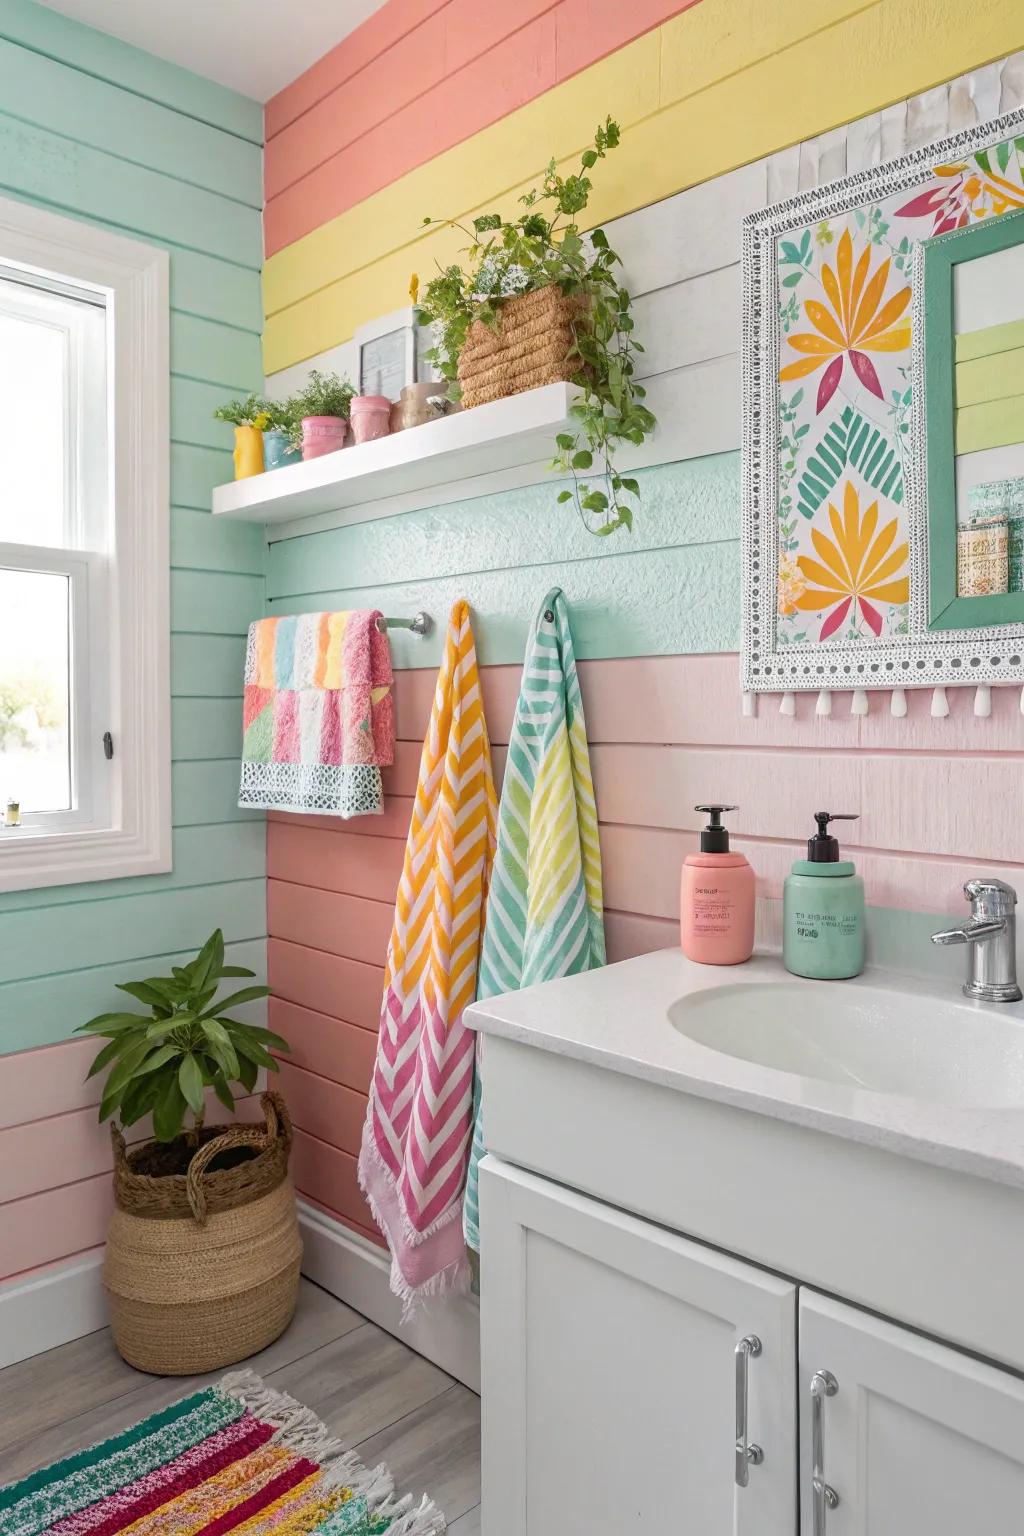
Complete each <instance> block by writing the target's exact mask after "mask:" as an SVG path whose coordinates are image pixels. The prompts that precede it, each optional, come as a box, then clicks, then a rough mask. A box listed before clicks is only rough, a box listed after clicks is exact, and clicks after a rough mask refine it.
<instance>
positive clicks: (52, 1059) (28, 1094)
mask: <svg viewBox="0 0 1024 1536" xmlns="http://www.w3.org/2000/svg"><path fill="white" fill-rule="evenodd" d="M95 1054H96V1043H95V1041H93V1040H62V1041H61V1042H60V1044H59V1045H45V1046H40V1047H39V1049H38V1050H35V1051H15V1052H14V1053H13V1054H12V1055H10V1056H5V1057H4V1059H3V1067H2V1068H0V1084H2V1086H0V1130H4V1129H6V1127H8V1126H11V1125H24V1124H25V1123H26V1122H27V1121H30V1120H43V1119H45V1118H46V1116H47V1115H61V1114H64V1113H66V1112H67V1111H68V1110H74V1109H86V1108H87V1107H88V1106H89V1105H91V1104H93V1105H95V1104H98V1103H99V1101H100V1096H101V1095H100V1084H99V1082H98V1081H97V1080H96V1079H95V1078H93V1079H91V1080H90V1081H89V1082H86V1081H85V1074H86V1073H87V1072H88V1070H89V1066H90V1063H91V1062H92V1059H93V1057H94V1056H95Z"/></svg>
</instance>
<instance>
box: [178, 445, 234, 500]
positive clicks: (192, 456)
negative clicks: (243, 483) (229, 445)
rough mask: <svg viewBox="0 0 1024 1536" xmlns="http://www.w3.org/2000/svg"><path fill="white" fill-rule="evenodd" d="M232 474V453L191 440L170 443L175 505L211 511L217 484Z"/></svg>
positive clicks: (228, 478)
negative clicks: (195, 444) (188, 441)
mask: <svg viewBox="0 0 1024 1536" xmlns="http://www.w3.org/2000/svg"><path fill="white" fill-rule="evenodd" d="M233 476H234V467H233V465H232V463H231V455H230V453H223V452H221V450H220V449H218V448H196V447H194V446H192V444H190V443H172V444H171V501H172V502H173V503H174V505H175V506H176V507H196V508H198V510H199V511H200V512H209V510H210V504H211V501H212V498H213V488H214V486H215V485H223V484H224V482H225V481H226V480H230V479H232V478H233Z"/></svg>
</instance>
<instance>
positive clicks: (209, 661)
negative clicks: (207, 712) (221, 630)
mask: <svg viewBox="0 0 1024 1536" xmlns="http://www.w3.org/2000/svg"><path fill="white" fill-rule="evenodd" d="M244 669H245V640H244V639H241V638H238V637H236V636H234V635H172V636H171V694H172V695H173V696H174V697H175V698H205V699H231V698H236V697H238V696H239V695H240V694H241V692H242V673H243V671H244Z"/></svg>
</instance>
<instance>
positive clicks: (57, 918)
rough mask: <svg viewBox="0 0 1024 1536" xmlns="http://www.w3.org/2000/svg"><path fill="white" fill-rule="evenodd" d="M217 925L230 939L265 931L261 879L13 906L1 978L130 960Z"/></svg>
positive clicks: (177, 945)
mask: <svg viewBox="0 0 1024 1536" xmlns="http://www.w3.org/2000/svg"><path fill="white" fill-rule="evenodd" d="M217 927H221V928H223V929H224V937H225V939H228V940H231V941H237V940H240V939H256V938H259V937H260V935H261V934H262V933H264V932H265V931H266V912H265V893H264V886H263V881H262V880H239V881H232V882H230V883H228V884H225V885H204V886H200V887H198V888H196V889H195V890H182V891H162V892H159V893H156V894H154V895H152V896H126V897H122V898H116V899H115V900H113V901H104V902H99V903H97V904H96V905H95V906H93V905H92V904H91V903H90V902H83V903H80V904H79V905H77V906H73V907H70V906H69V907H48V908H43V909H41V910H39V911H36V912H8V913H6V914H5V915H4V917H3V918H2V919H0V932H2V933H3V944H2V945H0V985H2V984H3V983H5V982H10V981H24V980H28V979H30V978H31V977H33V976H46V975H47V974H49V973H50V972H53V971H76V970H79V969H81V968H82V967H83V966H93V965H108V964H111V963H113V962H115V961H124V960H132V959H134V958H135V957H136V956H137V955H145V954H148V953H150V952H151V950H152V947H153V945H154V943H156V948H157V949H159V950H171V949H190V948H197V947H198V946H199V945H200V944H202V943H203V941H204V940H205V939H206V938H208V937H209V935H210V933H211V932H212V931H213V929H214V928H217ZM156 935H159V940H157V939H156Z"/></svg>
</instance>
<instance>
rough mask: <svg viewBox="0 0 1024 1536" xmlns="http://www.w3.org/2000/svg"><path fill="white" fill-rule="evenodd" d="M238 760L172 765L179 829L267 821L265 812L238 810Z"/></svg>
mask: <svg viewBox="0 0 1024 1536" xmlns="http://www.w3.org/2000/svg"><path fill="white" fill-rule="evenodd" d="M238 777H239V766H238V759H237V758H234V759H232V758H226V757H224V758H214V759H212V760H211V761H209V762H202V761H199V760H193V761H190V762H189V761H186V762H180V763H172V764H171V819H172V821H173V823H174V825H175V826H176V827H199V826H203V825H205V824H206V823H208V822H209V823H215V822H227V821H263V820H264V816H263V812H262V811H242V810H239V808H238Z"/></svg>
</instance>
